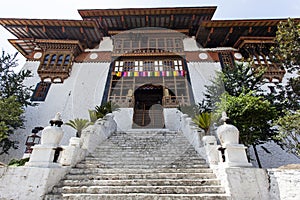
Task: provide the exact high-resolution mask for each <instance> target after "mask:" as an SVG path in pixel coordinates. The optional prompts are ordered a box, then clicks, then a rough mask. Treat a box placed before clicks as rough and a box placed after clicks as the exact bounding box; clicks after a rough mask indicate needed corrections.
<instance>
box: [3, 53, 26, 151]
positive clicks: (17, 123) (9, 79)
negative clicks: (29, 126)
mask: <svg viewBox="0 0 300 200" xmlns="http://www.w3.org/2000/svg"><path fill="white" fill-rule="evenodd" d="M16 56H17V54H14V55H9V54H6V53H5V52H4V51H3V52H2V54H1V56H0V154H3V153H8V151H9V149H11V148H17V141H13V140H11V139H10V137H9V136H10V135H11V134H13V133H14V131H15V130H16V129H18V128H22V127H23V123H24V118H23V117H22V114H23V113H24V107H25V106H28V105H32V104H31V102H30V96H31V92H32V89H31V87H26V86H25V85H24V84H23V82H24V80H25V79H26V78H28V77H30V76H31V73H30V71H28V70H22V71H20V72H15V68H16V67H17V66H18V64H17V60H16Z"/></svg>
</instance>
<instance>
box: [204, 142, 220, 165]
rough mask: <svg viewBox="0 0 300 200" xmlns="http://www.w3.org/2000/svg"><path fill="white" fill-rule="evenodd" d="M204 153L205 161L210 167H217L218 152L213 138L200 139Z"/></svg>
mask: <svg viewBox="0 0 300 200" xmlns="http://www.w3.org/2000/svg"><path fill="white" fill-rule="evenodd" d="M202 141H203V144H204V148H205V152H206V161H207V162H208V163H209V164H210V165H217V164H218V162H219V152H218V150H217V149H218V146H217V140H216V137H215V136H204V137H203V138H202Z"/></svg>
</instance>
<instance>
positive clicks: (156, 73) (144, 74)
mask: <svg viewBox="0 0 300 200" xmlns="http://www.w3.org/2000/svg"><path fill="white" fill-rule="evenodd" d="M185 74H186V73H185V71H184V70H180V71H179V70H178V71H154V72H153V71H150V72H149V71H142V72H139V71H134V72H115V73H113V75H116V76H117V77H133V76H134V77H162V76H165V77H172V76H175V77H176V76H185Z"/></svg>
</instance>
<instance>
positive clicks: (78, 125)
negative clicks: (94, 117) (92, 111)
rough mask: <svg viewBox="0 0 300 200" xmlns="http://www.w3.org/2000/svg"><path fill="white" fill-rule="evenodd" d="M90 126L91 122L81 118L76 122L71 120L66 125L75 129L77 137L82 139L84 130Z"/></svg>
mask: <svg viewBox="0 0 300 200" xmlns="http://www.w3.org/2000/svg"><path fill="white" fill-rule="evenodd" d="M90 124H91V123H90V122H89V120H87V119H80V118H76V119H74V120H69V121H68V122H67V123H66V125H68V126H71V127H72V128H74V129H75V130H76V131H77V132H76V137H80V136H81V132H82V130H83V129H85V128H86V127H88V126H89V125H90Z"/></svg>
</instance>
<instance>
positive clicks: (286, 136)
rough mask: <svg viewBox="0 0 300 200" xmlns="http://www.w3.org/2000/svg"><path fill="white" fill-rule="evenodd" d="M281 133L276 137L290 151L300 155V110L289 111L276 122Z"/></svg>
mask: <svg viewBox="0 0 300 200" xmlns="http://www.w3.org/2000/svg"><path fill="white" fill-rule="evenodd" d="M274 125H275V126H277V127H278V130H279V133H278V134H277V135H276V136H274V139H276V140H279V141H280V142H281V144H282V145H283V146H285V147H287V149H288V151H289V152H291V153H293V154H295V155H297V156H299V157H300V110H297V111H296V112H291V111H287V112H285V115H284V116H283V117H280V118H279V119H278V120H277V121H275V123H274Z"/></svg>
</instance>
